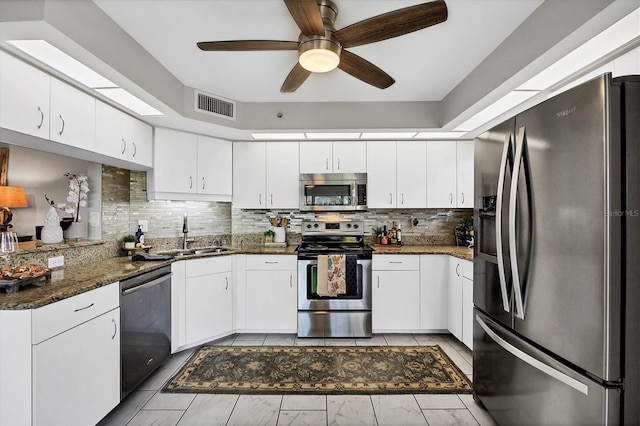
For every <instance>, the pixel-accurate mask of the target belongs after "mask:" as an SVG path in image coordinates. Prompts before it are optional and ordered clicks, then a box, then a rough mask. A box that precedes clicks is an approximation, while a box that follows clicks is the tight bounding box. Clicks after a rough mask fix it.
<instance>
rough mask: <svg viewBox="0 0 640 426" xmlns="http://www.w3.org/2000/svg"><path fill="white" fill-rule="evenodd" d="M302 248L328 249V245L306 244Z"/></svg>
mask: <svg viewBox="0 0 640 426" xmlns="http://www.w3.org/2000/svg"><path fill="white" fill-rule="evenodd" d="M302 248H303V249H305V250H329V247H327V246H325V245H322V244H307V245H306V246H303V247H302Z"/></svg>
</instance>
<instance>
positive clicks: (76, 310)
mask: <svg viewBox="0 0 640 426" xmlns="http://www.w3.org/2000/svg"><path fill="white" fill-rule="evenodd" d="M93 305H95V303H93V302H92V303H91V304H90V305H87V306H85V307H84V308H77V309H74V310H73V312H80V311H84V310H85V309H89V308H90V307H92V306H93Z"/></svg>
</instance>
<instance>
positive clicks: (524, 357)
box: [476, 315, 589, 395]
mask: <svg viewBox="0 0 640 426" xmlns="http://www.w3.org/2000/svg"><path fill="white" fill-rule="evenodd" d="M476 322H477V323H478V324H479V325H480V327H482V329H483V330H484V332H485V333H487V335H488V336H489V337H491V338H492V339H493V341H494V342H496V343H497V344H498V345H500V346H501V347H502V348H503V349H504V350H506V351H507V352H509V353H510V354H512V355H513V356H515V357H516V358H518V359H520V360H521V361H522V362H525V363H527V364H529V365H530V366H532V367H533V368H536V369H537V370H540V371H541V372H543V373H545V374H547V375H549V376H551V377H553V378H554V379H556V380H559V381H561V382H562V383H564V384H565V385H568V386H571V387H572V388H574V389H575V390H577V391H578V392H582V393H583V394H585V395H588V394H589V387H588V386H587V385H585V384H584V383H582V382H580V381H578V380H576V379H574V378H573V377H571V376H567V375H566V374H564V373H563V372H561V371H558V370H556V369H555V368H553V367H551V366H550V365H547V364H545V363H544V362H542V361H540V360H538V359H536V358H534V357H532V356H531V355H529V354H527V353H525V352H523V351H521V350H520V349H518V348H516V347H515V346H513V345H512V344H510V343H509V342H507V341H506V340H504V339H503V338H502V337H500V336H498V334H497V333H496V332H494V331H493V330H491V328H490V326H489V325H488V324H486V323H485V322H484V321H483V320H482V318H480V316H478V315H476Z"/></svg>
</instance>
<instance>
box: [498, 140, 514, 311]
mask: <svg viewBox="0 0 640 426" xmlns="http://www.w3.org/2000/svg"><path fill="white" fill-rule="evenodd" d="M512 153H513V134H511V133H509V134H508V135H507V136H506V138H505V141H504V148H503V149H502V159H501V160H500V174H499V175H498V194H497V197H496V257H497V258H498V276H499V278H500V294H501V295H502V309H504V310H505V312H509V310H510V306H509V305H510V303H509V294H508V292H507V279H506V277H505V270H504V255H503V253H502V250H503V247H502V198H503V195H504V180H505V175H506V174H507V161H509V160H511V157H512V155H513V154H512ZM509 162H510V163H513V161H512V160H511V161H509Z"/></svg>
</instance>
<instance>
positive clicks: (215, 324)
mask: <svg viewBox="0 0 640 426" xmlns="http://www.w3.org/2000/svg"><path fill="white" fill-rule="evenodd" d="M232 294H233V290H232V287H231V272H224V273H219V274H212V275H202V276H198V277H193V278H187V280H186V294H185V306H186V310H185V311H186V316H185V320H186V344H187V345H190V344H193V343H196V342H199V341H203V340H208V339H211V338H213V337H215V336H219V335H221V334H224V333H229V332H231V331H232V327H233V325H232V321H233V305H232V304H233V298H232Z"/></svg>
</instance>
